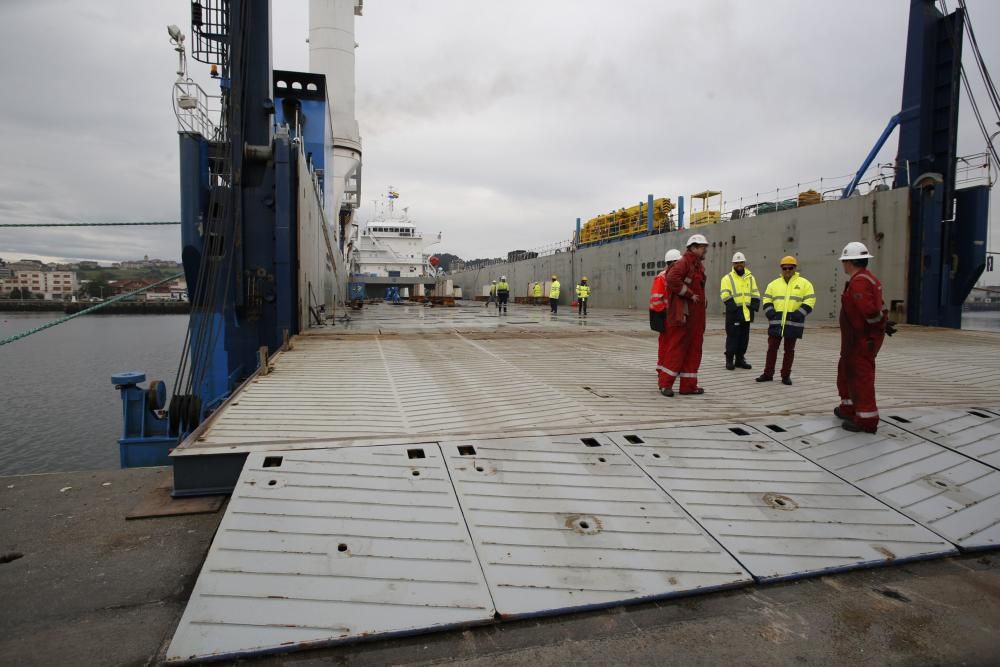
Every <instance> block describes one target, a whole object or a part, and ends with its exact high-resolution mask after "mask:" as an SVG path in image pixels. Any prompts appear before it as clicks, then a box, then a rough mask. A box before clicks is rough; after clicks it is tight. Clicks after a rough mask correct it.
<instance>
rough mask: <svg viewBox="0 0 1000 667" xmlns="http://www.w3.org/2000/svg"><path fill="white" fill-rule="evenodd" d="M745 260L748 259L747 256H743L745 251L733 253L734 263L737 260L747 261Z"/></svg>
mask: <svg viewBox="0 0 1000 667" xmlns="http://www.w3.org/2000/svg"><path fill="white" fill-rule="evenodd" d="M745 261H747V258H746V257H744V256H743V253H741V252H738V253H736V254H734V255H733V264H735V263H736V262H745Z"/></svg>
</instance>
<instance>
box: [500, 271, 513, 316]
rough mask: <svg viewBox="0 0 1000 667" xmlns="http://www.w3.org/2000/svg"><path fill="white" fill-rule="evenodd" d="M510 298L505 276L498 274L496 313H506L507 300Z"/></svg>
mask: <svg viewBox="0 0 1000 667" xmlns="http://www.w3.org/2000/svg"><path fill="white" fill-rule="evenodd" d="M509 298H510V285H509V284H508V283H507V276H500V282H498V283H497V315H501V314H503V315H506V314H507V300H508V299H509Z"/></svg>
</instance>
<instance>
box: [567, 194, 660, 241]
mask: <svg viewBox="0 0 1000 667" xmlns="http://www.w3.org/2000/svg"><path fill="white" fill-rule="evenodd" d="M673 210H674V204H673V202H671V201H670V199H669V198H668V197H660V198H659V199H654V200H653V230H654V231H655V232H666V231H670V230H671V229H672V227H671V224H672V223H671V220H670V212H671V211H673ZM647 215H648V211H647V208H646V204H637V205H636V206H632V207H630V208H620V209H618V210H617V211H611V212H610V213H606V214H604V215H599V216H597V217H596V218H591V219H590V220H588V221H587V222H585V223H584V224H583V226H582V227H580V238H579V239H578V242H579V243H597V242H599V241H609V240H611V239H617V238H623V237H628V236H634V235H636V234H642V233H644V232H646V231H648V229H649V228H648V222H647V217H646V216H647Z"/></svg>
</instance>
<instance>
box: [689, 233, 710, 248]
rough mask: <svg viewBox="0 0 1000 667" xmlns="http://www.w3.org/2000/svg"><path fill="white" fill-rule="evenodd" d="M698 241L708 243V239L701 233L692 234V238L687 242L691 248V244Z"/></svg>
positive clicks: (699, 243)
mask: <svg viewBox="0 0 1000 667" xmlns="http://www.w3.org/2000/svg"><path fill="white" fill-rule="evenodd" d="M696 243H697V244H698V245H708V239H706V238H705V237H704V236H702V235H701V234H695V235H694V236H692V237H691V238H689V239H688V243H687V244H688V247H689V248H690V247H691V246H693V245H694V244H696Z"/></svg>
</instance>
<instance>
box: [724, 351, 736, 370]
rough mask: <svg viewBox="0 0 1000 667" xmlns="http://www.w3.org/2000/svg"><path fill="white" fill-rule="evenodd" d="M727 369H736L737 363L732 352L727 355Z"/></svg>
mask: <svg viewBox="0 0 1000 667" xmlns="http://www.w3.org/2000/svg"><path fill="white" fill-rule="evenodd" d="M726 370H727V371H735V370H736V364H735V363H734V362H733V355H731V354H727V355H726Z"/></svg>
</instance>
